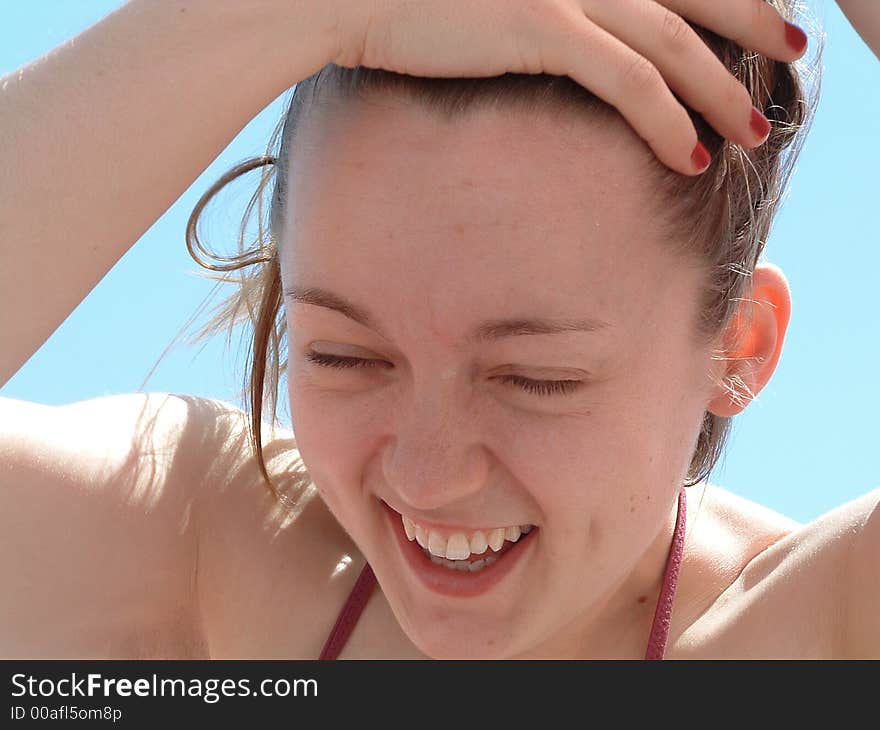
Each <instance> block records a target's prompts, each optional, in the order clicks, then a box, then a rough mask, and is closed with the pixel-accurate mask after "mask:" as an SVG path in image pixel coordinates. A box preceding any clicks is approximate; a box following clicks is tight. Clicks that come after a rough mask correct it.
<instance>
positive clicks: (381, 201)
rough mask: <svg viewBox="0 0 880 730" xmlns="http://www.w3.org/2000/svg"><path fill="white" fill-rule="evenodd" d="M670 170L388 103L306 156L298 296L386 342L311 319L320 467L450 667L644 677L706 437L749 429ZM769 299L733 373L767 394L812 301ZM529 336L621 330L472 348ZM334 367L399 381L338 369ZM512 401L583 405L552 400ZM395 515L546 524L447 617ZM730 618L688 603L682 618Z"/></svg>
mask: <svg viewBox="0 0 880 730" xmlns="http://www.w3.org/2000/svg"><path fill="white" fill-rule="evenodd" d="M649 154H650V151H649V150H648V149H647V147H646V146H645V145H644V143H643V142H641V141H640V140H639V139H638V138H637V137H635V135H634V134H633V133H632V132H631V131H629V130H628V128H627V127H626V126H625V125H623V124H610V125H609V124H607V123H606V124H605V125H603V126H600V125H597V124H595V123H591V122H590V120H589V119H586V118H584V117H581V116H577V115H576V114H575V113H571V114H568V113H566V114H564V115H563V116H562V117H560V118H555V117H554V116H551V115H545V114H544V113H543V112H542V113H540V114H539V115H538V116H535V115H533V114H530V113H526V112H523V111H517V110H512V109H505V110H504V111H497V110H496V111H492V110H482V111H478V112H475V113H474V114H472V115H470V116H468V117H465V118H459V119H456V120H454V121H452V122H449V121H443V120H441V119H440V118H439V117H437V116H435V115H434V114H432V113H431V112H429V111H426V110H424V109H422V108H420V107H419V106H417V105H415V104H413V103H410V102H406V101H402V100H401V101H397V100H392V99H388V98H382V99H378V100H375V101H367V102H365V103H360V104H358V105H357V106H346V107H345V109H344V110H337V111H333V112H332V113H330V112H327V113H322V114H316V115H314V116H313V117H311V118H309V119H308V121H307V123H306V125H305V126H304V127H303V128H302V130H301V132H300V134H299V136H298V138H297V143H296V146H295V149H294V152H293V157H292V160H291V181H290V198H289V210H288V214H289V218H288V225H287V227H286V230H285V231H284V235H283V237H282V241H281V254H282V278H283V282H284V287H285V290H290V289H291V288H293V287H320V288H322V289H327V290H329V291H332V292H334V293H337V294H340V295H342V296H344V297H346V298H347V299H349V300H351V301H352V302H354V303H356V304H358V305H360V306H361V307H363V308H365V309H367V310H369V311H370V312H371V313H372V314H373V316H374V318H375V320H376V321H377V323H378V325H379V327H380V329H381V330H382V332H383V333H384V335H385V337H383V336H382V335H380V334H379V333H378V332H376V331H373V330H372V329H370V328H368V327H365V326H363V325H361V324H358V323H356V322H354V321H352V320H350V319H348V318H346V317H345V316H343V315H342V314H341V313H339V312H336V311H333V310H331V309H328V308H324V307H319V306H314V305H310V304H303V303H299V302H295V301H293V300H292V299H290V298H288V300H287V302H286V306H287V316H288V334H289V338H290V364H289V371H288V373H289V378H288V383H289V388H290V406H291V416H292V420H293V424H294V429H295V433H296V437H297V443H298V446H299V449H300V453H301V455H302V457H303V460H304V462H305V465H306V467H307V468H308V469H309V472H310V474H311V476H312V478H313V479H314V481H315V484H316V485H317V487H318V488H319V491H320V494H321V497H322V498H323V499H324V501H325V502H326V504H327V506H328V508H329V509H330V510H331V511H332V513H333V514H334V516H335V517H336V519H337V520H338V521H339V523H340V524H341V525H342V527H343V528H344V529H345V530H346V531H347V532H348V534H349V535H350V536H351V537H352V539H353V540H354V541H355V542H356V543H357V545H358V546H359V548H360V549H361V550H362V552H363V554H364V556H365V557H366V559H367V560H368V561H369V563H370V564H371V566H372V567H373V570H374V571H375V573H376V576H377V578H378V580H379V583H380V586H381V589H382V592H383V593H384V596H385V598H386V599H387V601H388V604H389V606H390V608H391V610H392V611H393V613H394V615H395V616H396V618H397V620H398V622H399V623H400V625H401V627H402V628H403V630H404V631H405V633H406V634H407V635H408V636H409V638H410V639H411V640H412V641H413V643H414V644H415V645H416V646H417V647H418V648H419V649H420V650H421V651H422V652H424V653H425V654H427V655H428V656H432V657H436V658H449V657H460V658H477V657H483V658H508V657H521V658H531V657H535V658H537V657H545V658H550V657H553V658H579V657H588V656H630V657H633V658H636V657H640V656H643V655H644V650H645V644H646V641H647V636H648V633H649V631H650V626H651V621H652V618H653V612H654V605H655V602H656V596H657V592H658V590H659V585H660V579H661V576H662V573H663V567H664V564H665V561H666V557H667V553H668V550H669V543H670V539H671V533H672V530H673V526H674V523H675V516H676V507H677V496H678V492H679V488H680V485H681V483H682V482H683V480H684V478H685V473H686V469H687V467H688V464H689V461H690V457H691V453H692V450H693V447H694V444H695V441H696V438H697V435H698V432H699V427H700V422H701V419H702V416H703V413H704V411H705V410H706V409H707V408H709V409H711V410H713V411H714V412H716V413H719V414H721V415H733V414H735V413H736V412H738V411H739V410H741V408H742V407H743V405H742V404H737V403H735V402H733V401H732V400H731V399H730V398H729V396H728V395H727V394H726V393H725V392H724V390H723V389H722V388H721V387H720V386H719V385H718V382H719V380H720V378H721V376H723V374H724V368H727V367H730V362H731V361H724V360H717V359H713V358H712V357H711V355H712V348H711V347H710V346H709V345H708V344H699V343H697V342H696V340H695V339H694V337H693V333H694V323H695V317H696V314H697V312H696V302H695V295H696V292H697V290H698V285H699V282H700V277H701V276H702V275H703V274H702V272H701V271H700V270H699V269H698V268H697V267H695V266H691V265H688V264H687V263H686V262H685V261H683V260H681V259H677V258H675V256H674V255H673V254H672V253H671V252H670V250H669V247H668V246H667V245H665V243H666V242H664V241H663V240H661V239H660V238H659V234H658V233H657V230H655V225H653V224H652V216H653V215H654V213H653V212H650V211H652V210H653V209H652V207H651V205H652V203H651V199H650V196H649V189H648V187H647V185H648V184H649V182H648V178H647V177H646V176H645V170H646V167H645V165H646V156H647V155H649ZM754 286H755V289H754V292H755V298H756V299H761V300H762V301H764V302H766V303H768V304H772V306H760V307H757V308H756V309H755V316H754V319H753V322H752V325H751V327H752V329H751V331H750V333H749V337H747V338H746V340H745V345H744V349H742V350H741V351H739V352H737V353H734V354H735V355H740V356H750V357H753V358H754V361H753V363H754V366H753V367H752V368H751V369H749V370H747V371H745V373H744V380H745V382H746V383H747V384H748V386H749V388H750V390H751V391H752V392H753V393H755V394H757V393H758V392H759V391H760V390H761V388H762V387H763V386H764V384H765V383H766V382H767V380H768V379H769V378H770V376H771V374H772V372H773V370H774V368H775V366H776V362H777V359H778V356H779V353H780V351H781V348H782V341H783V338H784V334H785V328H786V326H787V322H788V316H789V312H790V298H789V294H788V287H787V284H786V282H785V279H784V276H783V275H782V274H781V272H780V271H779V270H778V269H776V268H775V267H772V266H767V265H761V266H759V268H758V270H757V271H756V272H755V276H754ZM511 317H523V318H531V317H550V318H566V319H576V318H586V317H589V318H593V319H598V320H602V321H604V322H606V323H607V327H604V328H602V329H600V330H597V331H594V332H589V333H565V334H553V335H547V334H542V335H527V336H518V337H511V338H508V339H504V340H500V341H498V342H486V343H482V344H469V343H467V342H466V335H467V334H468V333H469V332H470V331H471V329H472V328H474V327H475V326H476V325H477V323H478V322H481V321H483V320H487V319H496V318H511ZM310 350H315V351H318V352H323V353H329V354H336V355H343V356H348V357H360V358H369V359H374V360H378V361H380V363H379V367H375V368H349V369H335V368H330V367H321V366H319V365H316V364H313V363H310V362H309V361H307V360H306V357H305V356H306V354H307V353H308V352H309V351H310ZM505 375H519V376H521V377H524V378H530V379H535V380H565V379H577V380H581V381H583V383H582V385H581V386H580V389H579V390H576V391H575V392H573V393H570V394H561V395H540V394H532V393H528V392H526V391H525V390H523V389H522V388H521V387H520V386H519V385H516V384H512V383H510V382H502V381H501V380H499V377H501V376H505ZM379 499H384V500H385V501H387V502H388V503H389V504H391V505H393V506H394V507H395V508H396V509H398V511H402V512H404V513H406V514H408V515H410V516H411V517H413V518H415V519H416V520H418V519H423V520H425V521H429V522H434V523H441V524H446V525H469V526H480V525H484V526H486V527H492V526H500V525H510V524H522V523H531V524H535V525H538V526H539V533H538V534H537V535H536V537H537V538H538V539H537V541H536V542H535V543H534V544H533V545H532V548H531V554H530V555H529V556H528V559H526V560H523V561H521V562H520V564H519V565H518V566H516V569H515V570H514V571H513V572H512V573H511V574H509V575H508V576H507V577H506V578H505V579H504V580H503V581H502V582H501V583H500V584H498V585H496V586H495V588H493V589H492V590H491V591H490V592H489V593H488V594H485V595H483V596H479V597H476V598H448V597H441V596H438V595H435V594H433V593H431V592H429V591H427V590H425V589H424V588H423V587H422V586H421V585H420V584H419V583H418V582H417V581H416V580H415V578H414V577H413V576H412V575H411V573H410V572H409V568H408V567H407V566H406V564H405V563H404V558H403V556H402V555H401V554H400V553H399V548H398V546H397V545H396V543H395V541H394V540H393V536H392V534H391V533H390V531H389V529H388V526H387V524H386V516H385V514H384V511H383V508H382V505H381V503H380V502H379ZM696 527H697V528H698V527H699V521H697V523H696ZM692 529H694V526H693V525H689V533H690V531H691V530H692ZM699 559H700V556H699V555H694V554H693V553H690V554H688V553H686V556H685V561H686V564H687V562H688V561H695V560H699ZM700 574H701V575H702V573H700ZM711 578H712V576H707V577H706V580H707V582H708V581H710V580H711ZM707 600H711V596H709V597H707V596H706V595H704V592H702V591H701V586H700V585H694V584H691V585H689V586H685V585H683V586H682V587H681V588H680V589H679V596H678V599H677V602H676V611H679V610H686V609H682V608H681V606H682V604H685V605H686V604H687V603H688V602H689V601H690V602H692V603H693V602H697V601H702V602H705V601H707ZM691 607H692V608H693V605H692V606H691Z"/></svg>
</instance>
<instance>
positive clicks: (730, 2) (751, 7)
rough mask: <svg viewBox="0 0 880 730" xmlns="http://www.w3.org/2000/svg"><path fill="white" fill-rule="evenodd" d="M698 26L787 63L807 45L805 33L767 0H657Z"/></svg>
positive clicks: (798, 56) (798, 55) (796, 56)
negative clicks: (711, 0)
mask: <svg viewBox="0 0 880 730" xmlns="http://www.w3.org/2000/svg"><path fill="white" fill-rule="evenodd" d="M658 2H660V3H661V4H662V5H665V6H666V7H667V8H669V9H670V10H672V11H673V12H674V13H675V14H676V15H680V16H682V17H684V18H687V19H688V20H691V21H693V22H694V23H696V24H697V25H701V26H703V27H704V28H706V29H708V30H711V31H713V32H714V33H717V34H718V35H720V36H723V37H725V38H730V39H731V40H733V41H736V42H737V43H738V44H739V45H740V46H742V47H743V48H747V49H748V50H750V51H757V52H758V53H760V54H761V55H763V56H767V57H768V58H773V59H775V60H777V61H785V62H786V63H790V62H791V61H795V60H797V59H798V58H800V57H801V56H802V55H803V54H804V51H805V50H806V48H807V35H806V33H804V31H803V30H801V29H800V28H798V27H797V26H796V25H794V24H792V23H789V22H787V21H786V19H785V18H784V17H783V16H782V15H781V14H780V12H779V10H777V9H776V8H775V7H774V6H773V5H772V4H771V3H770V2H768V1H767V0H725V2H708V3H707V2H705V0H658Z"/></svg>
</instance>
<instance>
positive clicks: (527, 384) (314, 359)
mask: <svg viewBox="0 0 880 730" xmlns="http://www.w3.org/2000/svg"><path fill="white" fill-rule="evenodd" d="M306 360H308V361H309V362H311V363H314V364H315V365H320V366H321V367H332V368H371V367H377V366H376V365H375V364H373V363H378V362H382V361H381V360H367V359H364V358H360V357H342V356H340V355H327V354H325V353H323V352H315V351H314V350H312V351H309V352H308V353H306ZM498 379H499V380H500V381H501V382H503V383H509V384H512V385H516V386H517V387H519V388H520V389H522V390H524V391H526V392H527V393H531V394H533V395H542V396H552V395H569V394H570V393H573V392H574V391H575V390H577V389H578V388H580V387H581V385H582V383H581V381H579V380H532V379H530V378H523V377H520V376H519V375H501V376H499V377H498Z"/></svg>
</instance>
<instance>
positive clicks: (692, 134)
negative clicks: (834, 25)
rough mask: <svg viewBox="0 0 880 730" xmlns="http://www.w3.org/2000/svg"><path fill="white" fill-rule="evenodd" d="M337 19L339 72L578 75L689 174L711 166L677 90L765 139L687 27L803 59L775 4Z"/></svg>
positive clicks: (585, 5) (440, 5)
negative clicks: (702, 158)
mask: <svg viewBox="0 0 880 730" xmlns="http://www.w3.org/2000/svg"><path fill="white" fill-rule="evenodd" d="M335 12H337V13H339V17H338V18H337V29H338V34H339V35H338V38H337V48H338V53H337V56H336V58H335V59H334V62H335V63H337V64H338V65H341V66H347V67H349V68H353V67H355V66H358V65H363V66H367V67H369V68H382V69H387V70H390V71H397V72H399V73H407V74H411V75H413V76H434V77H456V76H474V77H476V76H480V77H485V76H497V75H500V74H503V73H506V72H515V73H529V74H536V73H542V72H543V73H548V74H553V75H558V76H570V77H571V78H572V79H574V80H575V81H577V82H578V83H579V84H581V85H582V86H584V87H585V88H587V89H588V90H589V91H591V92H592V93H594V94H596V96H598V97H600V98H601V99H603V100H604V101H606V102H607V103H609V104H611V105H612V106H614V107H616V108H617V109H618V111H620V113H621V114H622V115H623V117H624V118H625V119H626V120H627V121H628V122H629V123H630V125H631V126H632V127H633V129H635V131H636V133H637V134H638V135H639V136H641V137H642V138H643V139H644V140H645V141H646V142H647V144H648V145H649V146H650V147H651V149H652V150H653V151H654V153H655V154H656V155H657V157H658V158H659V159H660V160H661V161H663V162H664V163H665V164H666V165H668V166H669V167H671V168H672V169H674V170H677V171H679V172H681V173H684V174H687V175H693V174H697V173H699V172H701V171H702V169H704V166H702V165H698V164H697V163H696V162H695V161H694V160H692V156H694V157H698V155H695V154H694V153H695V152H696V145H697V142H698V138H697V132H696V130H695V128H694V126H693V124H692V122H691V121H690V118H689V116H688V114H687V112H686V111H685V109H684V107H683V106H682V104H681V103H679V102H678V101H677V100H676V99H675V97H674V96H673V93H672V92H675V93H677V94H678V95H679V96H680V97H681V99H682V100H683V101H684V102H685V103H686V104H688V105H689V106H690V107H691V108H693V109H695V110H697V111H699V112H700V113H701V114H702V115H703V117H704V118H705V119H706V121H707V122H708V123H709V124H710V125H712V127H714V128H715V129H716V130H717V131H718V133H719V134H721V135H723V136H724V137H726V138H728V139H730V140H732V141H734V142H736V143H739V144H741V145H743V146H745V147H756V146H757V145H759V144H760V143H761V142H763V141H764V138H766V134H764V135H761V134H758V133H757V132H756V131H755V130H754V129H753V128H752V126H751V121H752V102H751V97H750V95H749V93H748V91H747V90H746V89H745V87H744V86H743V85H742V84H740V83H739V82H738V81H737V80H736V78H735V77H734V76H733V75H732V74H731V73H730V72H729V71H728V70H727V69H726V68H725V67H724V65H723V64H722V63H721V62H720V61H719V60H718V58H717V57H716V56H715V54H714V53H712V51H711V50H710V49H709V48H708V47H707V46H706V44H705V43H703V41H702V40H701V39H700V38H699V36H698V35H697V34H696V32H695V31H694V30H693V29H692V28H691V27H690V26H689V25H688V24H687V23H686V22H684V19H687V20H690V21H692V22H694V23H696V24H698V25H700V26H702V27H704V28H707V29H709V30H711V31H714V32H715V33H717V34H719V35H721V36H725V37H728V38H731V39H734V40H735V41H736V42H737V43H739V44H740V45H741V46H743V47H744V48H747V49H749V50H754V51H757V52H759V53H762V54H764V55H766V56H769V57H770V58H773V59H776V60H779V61H787V62H788V61H793V60H795V59H797V58H798V57H800V56H801V55H802V53H803V51H804V48H797V49H796V48H793V47H791V46H789V45H788V43H787V42H786V36H787V33H786V23H785V20H784V19H783V18H782V17H781V16H780V15H779V13H778V12H777V11H776V10H775V9H774V8H773V7H772V6H771V5H769V4H768V3H766V2H765V1H764V0H663V2H654V1H653V0H613V1H612V0H479V2H474V0H371V1H370V2H352V3H339V4H338V7H337V9H336V10H335ZM794 32H795V34H796V33H797V32H798V31H794ZM803 40H804V41H805V37H803Z"/></svg>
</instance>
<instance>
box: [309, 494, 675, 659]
mask: <svg viewBox="0 0 880 730" xmlns="http://www.w3.org/2000/svg"><path fill="white" fill-rule="evenodd" d="M686 514H687V498H686V497H685V489H684V487H682V490H681V492H680V493H679V495H678V514H677V515H676V518H675V531H674V532H673V534H672V545H671V546H670V549H669V555H668V557H667V558H666V570H665V571H664V573H663V585H662V586H661V587H660V596H659V598H658V599H657V607H656V608H655V609H654V623H653V624H652V626H651V636H650V638H649V639H648V649H647V652H646V653H645V659H662V658H663V655H664V654H665V652H666V640H667V638H668V637H669V624H670V621H671V619H672V603H673V600H674V599H675V589H676V587H677V586H678V573H679V570H680V569H681V558H682V553H683V551H684V532H685V516H686ZM375 586H376V576H375V574H374V573H373V569H372V568H371V567H370V564H369V563H364V567H363V570H361V574H360V575H359V576H358V579H357V582H356V583H355V584H354V588H352V590H351V594H350V595H349V596H348V600H347V601H346V603H345V606H344V607H343V609H342V611H341V612H340V614H339V617H338V618H337V619H336V623H335V624H334V626H333V630H332V631H331V632H330V635H329V636H328V637H327V641H326V643H325V644H324V648H323V649H322V650H321V656H320V657H318V658H319V659H336V657H337V656H339V652H340V651H341V650H342V647H343V646H345V642H346V641H348V637H349V635H350V634H351V632H352V629H354V626H355V624H356V623H357V620H358V618H360V615H361V612H362V611H363V610H364V606H366V605H367V601H368V600H369V598H370V595H371V594H372V592H373V588H375Z"/></svg>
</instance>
